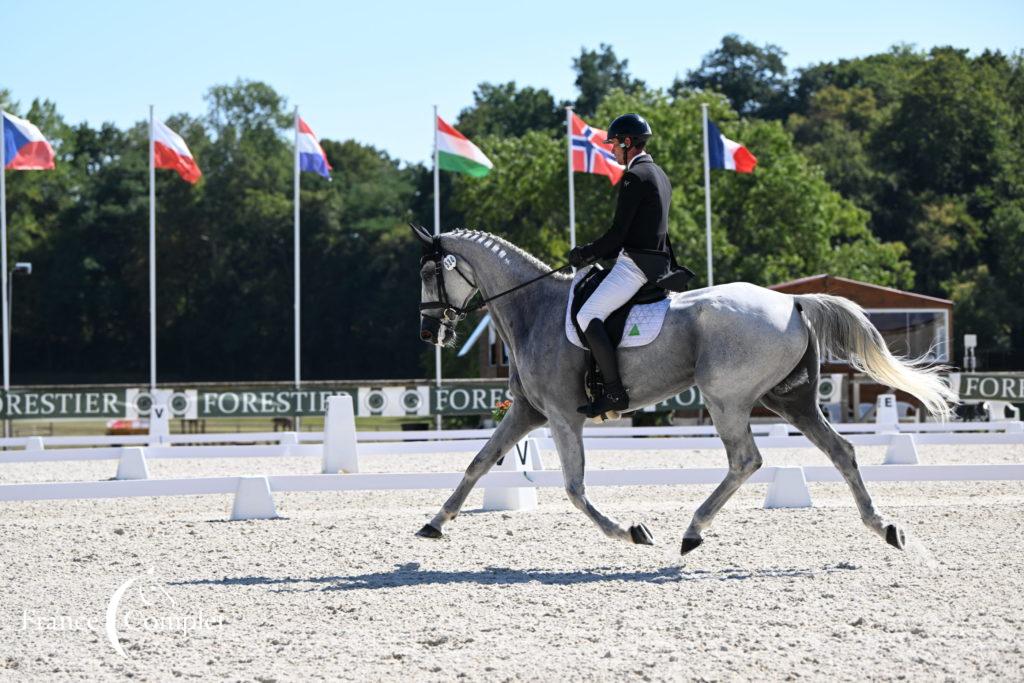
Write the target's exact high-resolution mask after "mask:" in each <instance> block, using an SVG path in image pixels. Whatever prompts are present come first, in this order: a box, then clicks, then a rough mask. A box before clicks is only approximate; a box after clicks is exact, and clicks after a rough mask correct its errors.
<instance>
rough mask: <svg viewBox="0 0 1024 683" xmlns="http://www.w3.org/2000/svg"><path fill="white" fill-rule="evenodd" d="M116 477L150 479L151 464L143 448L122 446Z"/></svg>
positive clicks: (122, 478)
mask: <svg viewBox="0 0 1024 683" xmlns="http://www.w3.org/2000/svg"><path fill="white" fill-rule="evenodd" d="M114 478H115V479H121V480H124V479H149V465H147V464H146V456H145V455H144V454H143V451H142V449H141V448H122V449H121V459H120V460H119V461H118V463H117V474H116V475H114Z"/></svg>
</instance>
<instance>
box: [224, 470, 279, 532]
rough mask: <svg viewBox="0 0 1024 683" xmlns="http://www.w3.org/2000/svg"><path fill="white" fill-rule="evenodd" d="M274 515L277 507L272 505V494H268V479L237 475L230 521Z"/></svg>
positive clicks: (274, 516) (271, 517) (272, 517)
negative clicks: (236, 488)
mask: <svg viewBox="0 0 1024 683" xmlns="http://www.w3.org/2000/svg"><path fill="white" fill-rule="evenodd" d="M276 517H277V508H276V507H275V506H274V496H272V495H271V494H270V481H269V480H267V478H266V477H239V478H238V490H237V491H235V504H234V507H232V509H231V521H233V522H234V521H237V520H242V519H274V518H276Z"/></svg>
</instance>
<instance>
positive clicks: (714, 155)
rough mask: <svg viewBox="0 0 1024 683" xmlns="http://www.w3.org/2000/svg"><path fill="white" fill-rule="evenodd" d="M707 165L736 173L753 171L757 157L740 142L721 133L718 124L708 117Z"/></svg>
mask: <svg viewBox="0 0 1024 683" xmlns="http://www.w3.org/2000/svg"><path fill="white" fill-rule="evenodd" d="M708 166H709V167H710V168H722V169H725V170H726V171H736V172H737V173H753V172H754V167H755V166H757V157H755V156H754V155H753V154H751V153H750V150H748V149H747V148H746V147H744V146H743V145H741V144H740V143H738V142H735V141H733V140H730V139H729V138H727V137H725V136H724V135H722V131H720V130H718V126H716V125H715V124H714V122H713V121H712V120H711V119H708Z"/></svg>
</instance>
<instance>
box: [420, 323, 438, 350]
mask: <svg viewBox="0 0 1024 683" xmlns="http://www.w3.org/2000/svg"><path fill="white" fill-rule="evenodd" d="M440 329H441V321H440V320H438V319H437V318H421V319H420V339H421V340H422V341H425V342H427V343H428V344H436V343H437V341H438V339H439V336H440Z"/></svg>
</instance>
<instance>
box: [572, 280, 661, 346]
mask: <svg viewBox="0 0 1024 683" xmlns="http://www.w3.org/2000/svg"><path fill="white" fill-rule="evenodd" d="M588 270H589V269H588V268H583V269H581V270H579V271H577V272H576V277H575V278H573V281H572V288H571V289H570V290H569V302H568V303H567V304H566V306H565V336H566V338H567V339H568V340H569V341H570V342H572V343H573V344H575V345H576V346H578V347H580V348H581V349H585V348H586V346H584V345H583V342H581V341H580V336H579V335H578V334H576V326H575V325H573V324H572V300H573V290H574V289H575V287H576V283H577V282H579V281H580V280H581V279H582V278H583V276H584V275H585V274H586V273H587V271H588ZM670 303H671V302H670V301H669V299H668V298H665V299H662V300H661V301H656V302H654V303H653V304H640V305H639V306H633V309H632V310H631V311H630V312H629V316H628V317H627V318H626V328H625V330H623V332H622V341H621V342H619V348H620V349H628V348H631V347H634V346H645V345H647V344H650V343H651V342H652V341H654V340H655V339H657V338H658V334H659V333H661V326H662V325H663V324H664V323H665V314H666V313H668V307H669V304H670Z"/></svg>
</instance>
